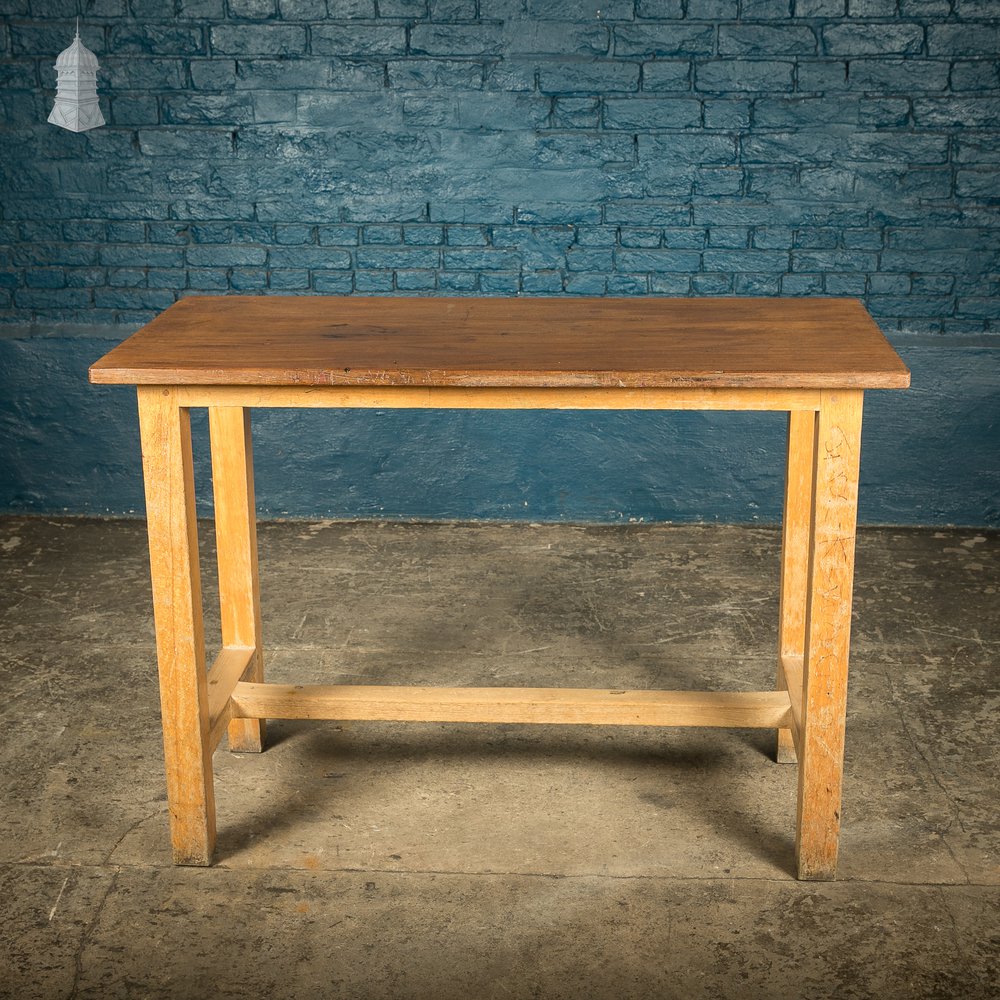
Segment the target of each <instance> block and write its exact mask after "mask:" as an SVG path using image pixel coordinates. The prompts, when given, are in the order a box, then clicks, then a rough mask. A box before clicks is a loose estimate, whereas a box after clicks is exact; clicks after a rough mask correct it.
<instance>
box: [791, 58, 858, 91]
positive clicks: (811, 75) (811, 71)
mask: <svg viewBox="0 0 1000 1000" xmlns="http://www.w3.org/2000/svg"><path fill="white" fill-rule="evenodd" d="M795 76H796V81H795V89H796V90H797V91H799V93H808V92H810V91H820V92H823V93H826V92H827V91H841V90H848V89H849V88H850V85H851V84H850V81H849V79H848V76H847V63H846V62H842V61H840V60H820V59H818V60H815V61H814V60H809V61H808V62H800V63H799V64H798V66H797V67H796V74H795Z"/></svg>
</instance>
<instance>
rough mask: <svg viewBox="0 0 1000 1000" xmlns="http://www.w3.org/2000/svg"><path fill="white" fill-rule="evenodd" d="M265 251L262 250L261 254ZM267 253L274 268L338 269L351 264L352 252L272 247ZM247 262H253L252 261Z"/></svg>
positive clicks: (270, 265)
mask: <svg viewBox="0 0 1000 1000" xmlns="http://www.w3.org/2000/svg"><path fill="white" fill-rule="evenodd" d="M263 253H264V251H263V250H262V251H261V254H263ZM266 254H267V265H268V267H270V268H272V269H275V268H293V269H295V268H306V269H310V270H311V269H322V270H324V271H336V270H339V269H342V268H349V267H350V266H351V254H350V253H349V252H348V251H347V250H333V249H329V248H327V247H317V246H298V247H271V248H270V249H269V250H267V251H266ZM359 261H360V257H359ZM247 263H251V261H248V262H247ZM253 263H263V260H260V261H253Z"/></svg>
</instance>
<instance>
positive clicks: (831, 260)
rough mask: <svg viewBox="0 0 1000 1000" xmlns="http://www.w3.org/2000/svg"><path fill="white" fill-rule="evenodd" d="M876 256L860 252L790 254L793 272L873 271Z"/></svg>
mask: <svg viewBox="0 0 1000 1000" xmlns="http://www.w3.org/2000/svg"><path fill="white" fill-rule="evenodd" d="M877 265H878V255H877V254H874V253H864V252H863V251H860V250H853V251H851V250H839V251H838V250H828V251H821V250H811V251H806V250H796V251H794V252H793V253H792V270H793V271H874V270H875V269H876V267H877Z"/></svg>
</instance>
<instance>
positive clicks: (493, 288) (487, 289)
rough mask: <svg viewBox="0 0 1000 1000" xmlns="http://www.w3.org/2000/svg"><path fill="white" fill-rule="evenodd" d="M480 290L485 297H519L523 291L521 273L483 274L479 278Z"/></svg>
mask: <svg viewBox="0 0 1000 1000" xmlns="http://www.w3.org/2000/svg"><path fill="white" fill-rule="evenodd" d="M479 290H480V291H481V292H482V293H483V294H484V295H517V294H518V292H520V290H521V275H520V272H518V271H511V272H509V273H503V272H489V273H486V274H481V275H480V276H479Z"/></svg>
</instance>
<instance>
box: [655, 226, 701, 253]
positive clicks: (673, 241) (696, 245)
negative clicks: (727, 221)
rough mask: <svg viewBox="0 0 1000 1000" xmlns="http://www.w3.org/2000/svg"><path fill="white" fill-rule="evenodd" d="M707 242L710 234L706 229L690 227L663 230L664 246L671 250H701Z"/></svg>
mask: <svg viewBox="0 0 1000 1000" xmlns="http://www.w3.org/2000/svg"><path fill="white" fill-rule="evenodd" d="M707 241H708V234H707V233H706V231H705V230H704V229H697V228H693V227H688V228H685V229H669V228H668V229H664V230H663V245H664V246H665V247H669V248H670V249H671V250H700V249H701V248H702V247H704V246H705V244H706V242H707Z"/></svg>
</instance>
